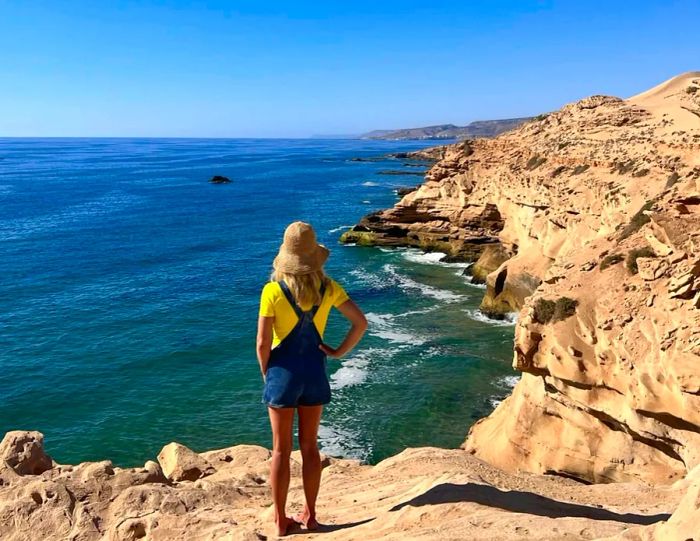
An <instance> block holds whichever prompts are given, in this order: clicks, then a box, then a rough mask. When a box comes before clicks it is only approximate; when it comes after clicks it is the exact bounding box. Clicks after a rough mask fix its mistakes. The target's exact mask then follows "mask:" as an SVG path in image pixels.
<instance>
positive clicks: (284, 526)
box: [275, 517, 301, 537]
mask: <svg viewBox="0 0 700 541" xmlns="http://www.w3.org/2000/svg"><path fill="white" fill-rule="evenodd" d="M299 524H301V522H299V521H298V520H296V519H295V518H290V517H282V518H281V519H275V526H277V535H278V536H279V537H284V536H285V535H287V534H288V533H290V532H291V531H292V530H293V529H294V527H295V526H298V525H299Z"/></svg>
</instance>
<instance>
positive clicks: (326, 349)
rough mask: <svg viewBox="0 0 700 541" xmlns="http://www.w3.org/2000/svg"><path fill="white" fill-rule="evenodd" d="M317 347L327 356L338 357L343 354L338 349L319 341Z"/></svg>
mask: <svg viewBox="0 0 700 541" xmlns="http://www.w3.org/2000/svg"><path fill="white" fill-rule="evenodd" d="M318 349H320V350H321V351H323V353H325V354H326V355H328V356H329V357H333V358H334V359H340V358H341V357H342V356H343V354H342V352H341V351H340V350H338V349H335V348H332V347H330V346H329V345H327V344H324V343H320V344H319V345H318Z"/></svg>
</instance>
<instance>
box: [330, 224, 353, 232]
mask: <svg viewBox="0 0 700 541" xmlns="http://www.w3.org/2000/svg"><path fill="white" fill-rule="evenodd" d="M351 227H352V226H351V225H339V226H338V227H334V228H333V229H329V230H328V232H329V233H338V232H339V231H343V230H345V229H350V228H351Z"/></svg>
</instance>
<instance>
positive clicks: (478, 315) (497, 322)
mask: <svg viewBox="0 0 700 541" xmlns="http://www.w3.org/2000/svg"><path fill="white" fill-rule="evenodd" d="M462 312H464V313H465V314H467V315H468V316H469V317H470V318H471V319H473V320H474V321H479V322H480V323H487V324H489V325H494V326H496V327H511V326H513V325H515V324H516V323H517V322H518V313H517V312H511V313H509V314H505V315H504V319H494V318H491V317H489V316H487V315H486V314H484V313H483V312H482V311H481V310H478V309H473V308H465V309H464V310H462Z"/></svg>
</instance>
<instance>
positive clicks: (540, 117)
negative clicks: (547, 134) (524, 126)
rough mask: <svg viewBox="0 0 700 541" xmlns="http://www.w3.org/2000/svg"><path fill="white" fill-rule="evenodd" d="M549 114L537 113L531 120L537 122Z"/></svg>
mask: <svg viewBox="0 0 700 541" xmlns="http://www.w3.org/2000/svg"><path fill="white" fill-rule="evenodd" d="M548 116H549V113H542V114H541V115H537V116H536V117H533V119H532V121H533V122H538V121H540V120H544V119H545V118H547V117H548Z"/></svg>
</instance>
